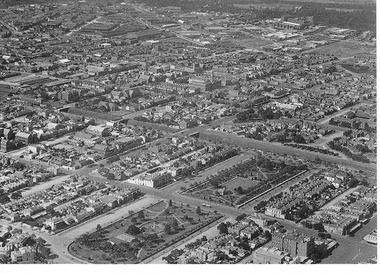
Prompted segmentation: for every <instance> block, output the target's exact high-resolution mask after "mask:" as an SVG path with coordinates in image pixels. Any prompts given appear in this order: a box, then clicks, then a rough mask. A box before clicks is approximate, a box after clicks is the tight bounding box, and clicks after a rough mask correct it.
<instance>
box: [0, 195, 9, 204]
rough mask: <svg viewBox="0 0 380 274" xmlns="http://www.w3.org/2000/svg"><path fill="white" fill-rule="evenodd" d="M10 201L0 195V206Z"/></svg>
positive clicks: (5, 196)
mask: <svg viewBox="0 0 380 274" xmlns="http://www.w3.org/2000/svg"><path fill="white" fill-rule="evenodd" d="M9 201H10V199H9V197H8V196H7V195H0V204H6V203H8V202H9Z"/></svg>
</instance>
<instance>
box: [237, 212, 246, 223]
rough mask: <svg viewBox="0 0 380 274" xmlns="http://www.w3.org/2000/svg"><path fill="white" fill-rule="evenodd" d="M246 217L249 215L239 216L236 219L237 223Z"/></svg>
mask: <svg viewBox="0 0 380 274" xmlns="http://www.w3.org/2000/svg"><path fill="white" fill-rule="evenodd" d="M245 217H247V214H245V213H243V214H241V215H239V216H237V217H236V219H235V220H236V222H240V221H241V220H243V219H244V218H245Z"/></svg>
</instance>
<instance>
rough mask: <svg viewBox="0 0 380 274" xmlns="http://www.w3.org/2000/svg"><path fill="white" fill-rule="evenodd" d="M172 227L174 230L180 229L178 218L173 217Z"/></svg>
mask: <svg viewBox="0 0 380 274" xmlns="http://www.w3.org/2000/svg"><path fill="white" fill-rule="evenodd" d="M171 226H172V229H173V231H174V232H177V230H178V221H177V220H176V219H173V222H172V225H171Z"/></svg>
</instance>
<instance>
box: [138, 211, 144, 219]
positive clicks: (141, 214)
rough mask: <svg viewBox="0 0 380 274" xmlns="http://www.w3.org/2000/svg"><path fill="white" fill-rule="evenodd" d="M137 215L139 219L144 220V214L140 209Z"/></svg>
mask: <svg viewBox="0 0 380 274" xmlns="http://www.w3.org/2000/svg"><path fill="white" fill-rule="evenodd" d="M137 217H138V218H139V219H141V220H144V219H145V215H144V212H143V211H142V210H141V211H139V213H138V214H137Z"/></svg>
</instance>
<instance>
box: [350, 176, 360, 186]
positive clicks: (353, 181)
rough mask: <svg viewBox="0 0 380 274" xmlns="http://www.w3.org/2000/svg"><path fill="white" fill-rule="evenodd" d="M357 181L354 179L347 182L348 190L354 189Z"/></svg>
mask: <svg viewBox="0 0 380 274" xmlns="http://www.w3.org/2000/svg"><path fill="white" fill-rule="evenodd" d="M358 183H359V181H358V179H356V178H352V179H351V180H350V181H349V182H348V187H349V188H354V187H356V186H357V185H358Z"/></svg>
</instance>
